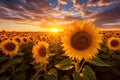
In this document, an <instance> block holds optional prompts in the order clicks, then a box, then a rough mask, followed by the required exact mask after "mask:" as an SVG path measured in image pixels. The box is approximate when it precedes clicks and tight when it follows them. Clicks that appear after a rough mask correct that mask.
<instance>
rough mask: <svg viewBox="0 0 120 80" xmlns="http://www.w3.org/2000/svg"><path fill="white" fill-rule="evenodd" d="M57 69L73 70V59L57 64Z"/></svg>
mask: <svg viewBox="0 0 120 80" xmlns="http://www.w3.org/2000/svg"><path fill="white" fill-rule="evenodd" d="M55 67H56V68H58V69H60V70H69V69H72V68H73V65H72V60H71V59H64V60H63V61H61V62H60V63H58V64H56V65H55Z"/></svg>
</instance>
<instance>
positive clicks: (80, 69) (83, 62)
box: [79, 58, 85, 72]
mask: <svg viewBox="0 0 120 80" xmlns="http://www.w3.org/2000/svg"><path fill="white" fill-rule="evenodd" d="M82 60H83V61H82ZM82 60H81V62H82V64H81V66H80V68H79V72H81V71H82V68H83V65H84V64H85V60H84V58H83V59H82Z"/></svg>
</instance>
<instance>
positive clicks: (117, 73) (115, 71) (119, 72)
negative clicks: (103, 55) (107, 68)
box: [111, 68, 120, 76]
mask: <svg viewBox="0 0 120 80" xmlns="http://www.w3.org/2000/svg"><path fill="white" fill-rule="evenodd" d="M111 71H112V72H113V73H114V74H116V75H118V76H120V71H119V70H118V69H116V68H113V69H111Z"/></svg>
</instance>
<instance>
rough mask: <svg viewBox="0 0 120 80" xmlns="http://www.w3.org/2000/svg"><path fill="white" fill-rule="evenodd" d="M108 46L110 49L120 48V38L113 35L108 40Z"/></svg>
mask: <svg viewBox="0 0 120 80" xmlns="http://www.w3.org/2000/svg"><path fill="white" fill-rule="evenodd" d="M107 46H108V48H109V49H110V50H118V49H120V39H119V38H115V37H111V38H109V39H108V41H107Z"/></svg>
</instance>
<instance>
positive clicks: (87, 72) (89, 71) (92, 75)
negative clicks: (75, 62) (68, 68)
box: [82, 65, 97, 80]
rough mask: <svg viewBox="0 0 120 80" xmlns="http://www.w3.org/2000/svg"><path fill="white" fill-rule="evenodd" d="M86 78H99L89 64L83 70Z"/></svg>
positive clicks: (89, 79) (91, 79)
mask: <svg viewBox="0 0 120 80" xmlns="http://www.w3.org/2000/svg"><path fill="white" fill-rule="evenodd" d="M82 74H83V79H84V80H97V79H96V76H95V73H94V71H93V70H92V69H91V68H90V67H89V66H87V65H85V66H84V68H83V70H82Z"/></svg>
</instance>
